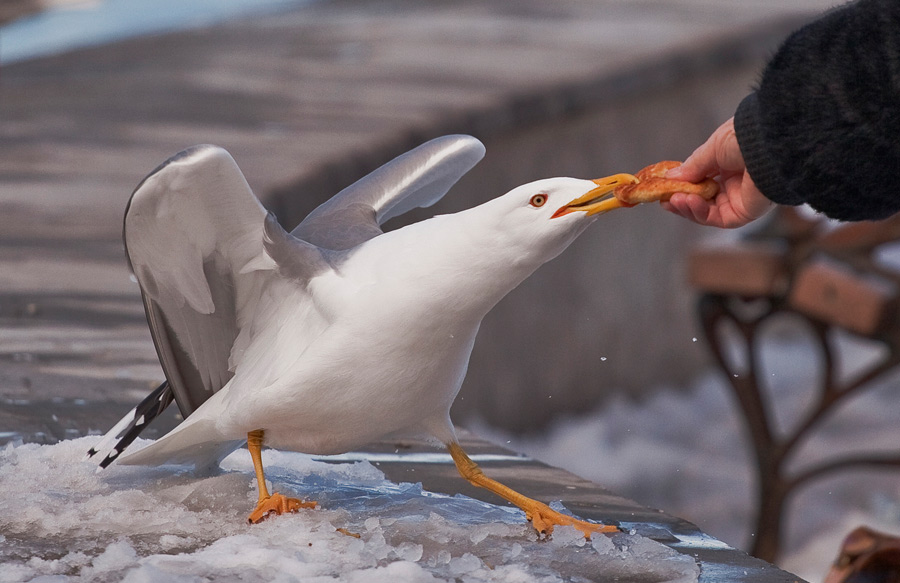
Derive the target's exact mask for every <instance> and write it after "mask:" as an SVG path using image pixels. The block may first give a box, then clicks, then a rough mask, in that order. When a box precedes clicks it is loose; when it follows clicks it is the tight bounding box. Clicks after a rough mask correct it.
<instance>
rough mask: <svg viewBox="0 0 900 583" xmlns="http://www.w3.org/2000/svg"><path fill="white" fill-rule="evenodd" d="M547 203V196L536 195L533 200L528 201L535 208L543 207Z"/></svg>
mask: <svg viewBox="0 0 900 583" xmlns="http://www.w3.org/2000/svg"><path fill="white" fill-rule="evenodd" d="M546 202H547V195H546V194H535V195H534V196H532V197H531V200H529V201H528V204H530V205H531V206H533V207H542V206H544V204H546Z"/></svg>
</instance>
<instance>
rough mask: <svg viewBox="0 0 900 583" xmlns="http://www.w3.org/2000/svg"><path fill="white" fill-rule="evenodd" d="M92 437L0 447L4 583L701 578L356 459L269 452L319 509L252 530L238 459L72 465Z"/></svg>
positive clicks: (290, 483) (679, 561) (249, 494)
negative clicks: (202, 467)
mask: <svg viewBox="0 0 900 583" xmlns="http://www.w3.org/2000/svg"><path fill="white" fill-rule="evenodd" d="M97 440H98V438H97V437H84V438H80V439H75V440H69V441H64V442H61V443H58V444H55V445H37V444H25V445H22V444H18V445H14V444H10V445H8V446H6V447H5V448H4V449H3V450H2V451H0V533H2V535H0V583H12V582H19V581H23V582H24V581H35V582H42V583H48V582H54V583H61V582H78V581H98V582H104V581H124V582H126V583H154V582H162V581H165V582H175V583H181V582H185V583H187V582H190V583H195V582H200V581H235V582H240V581H278V582H281V581H284V582H289V581H310V582H313V581H314V582H325V581H333V580H335V579H340V580H341V581H349V582H357V581H360V582H362V581H365V582H367V583H379V582H396V581H404V582H406V581H409V582H419V581H421V582H426V581H427V582H431V581H454V580H455V581H464V582H466V583H476V582H480V581H490V582H495V581H504V582H518V581H521V582H526V581H529V582H530V581H539V582H547V583H549V582H555V581H562V580H571V581H578V580H582V579H584V580H587V579H588V578H592V579H595V578H596V575H597V574H598V573H602V574H603V575H604V578H607V577H608V578H609V579H610V580H611V579H613V578H618V579H619V580H621V581H629V580H640V581H679V582H688V581H695V580H696V579H697V577H698V575H699V568H698V567H697V565H696V563H695V561H694V559H692V558H691V557H690V556H688V555H685V554H681V553H678V552H676V551H674V550H672V549H670V548H668V547H666V546H664V545H661V544H659V543H656V542H654V541H653V540H650V539H648V538H644V537H641V536H639V535H635V534H630V533H620V534H616V535H614V536H612V537H608V536H603V535H600V536H595V537H594V539H593V540H592V541H585V539H584V538H583V537H582V536H581V534H580V533H578V532H577V531H575V529H573V528H571V527H560V528H557V529H556V531H555V532H554V535H553V536H552V537H551V538H550V539H549V540H538V537H537V536H536V535H535V533H534V532H533V530H532V529H531V527H530V526H529V525H528V524H527V523H525V521H524V519H523V515H522V514H521V512H519V511H518V510H515V509H510V508H507V507H501V506H495V505H492V504H487V503H484V502H481V501H478V500H474V499H471V498H467V497H464V496H454V497H449V496H446V495H442V494H436V493H432V492H428V491H425V490H423V489H422V487H421V485H419V484H410V483H399V484H398V483H394V482H390V481H388V480H386V479H385V477H384V475H383V474H382V472H381V471H380V470H379V469H378V468H376V467H375V466H374V465H372V464H371V463H369V462H365V461H362V462H355V463H326V462H323V461H318V460H314V459H312V458H310V457H308V456H304V455H301V454H292V453H284V452H278V451H271V450H266V451H265V452H264V454H263V455H264V459H265V463H266V466H267V477H269V478H270V480H271V482H272V486H273V487H274V488H275V489H276V490H278V491H281V492H284V493H290V494H293V495H296V496H298V497H300V498H304V499H308V498H313V499H315V500H317V501H318V502H319V508H316V509H314V510H304V511H301V512H300V513H298V514H294V515H289V516H282V517H278V518H274V519H271V520H268V521H266V522H264V523H262V524H259V525H253V526H250V525H248V524H246V515H247V513H248V512H249V510H250V509H252V507H253V505H254V504H255V501H256V492H255V485H254V483H255V481H254V479H253V470H252V465H251V462H250V459H249V455H248V454H247V453H246V451H244V450H239V451H237V452H235V453H233V454H232V455H231V456H229V457H228V458H226V459H225V460H224V461H223V462H222V467H221V471H220V472H219V473H217V474H216V475H213V476H209V477H198V476H196V475H194V474H192V473H189V472H185V471H183V470H182V469H180V468H178V467H173V466H165V467H157V468H143V467H127V466H117V465H115V464H113V465H112V466H111V467H109V468H108V469H106V470H103V471H99V472H98V471H96V466H95V465H94V464H93V463H92V462H90V461H81V458H82V456H83V455H84V452H85V451H87V449H88V448H89V447H90V446H91V445H92V444H94V443H95V442H96V441H97ZM136 443H137V445H140V444H141V443H147V442H146V441H140V440H139V441H138V442H136ZM337 529H344V530H345V531H346V532H348V533H350V534H344V533H342V532H340V531H338V530H337ZM351 535H358V538H356V536H351Z"/></svg>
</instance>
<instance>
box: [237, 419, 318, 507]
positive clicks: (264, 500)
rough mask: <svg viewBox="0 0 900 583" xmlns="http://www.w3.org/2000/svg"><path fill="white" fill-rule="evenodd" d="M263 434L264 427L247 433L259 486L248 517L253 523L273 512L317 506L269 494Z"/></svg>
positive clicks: (280, 495) (248, 445) (248, 446)
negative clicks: (254, 506)
mask: <svg viewBox="0 0 900 583" xmlns="http://www.w3.org/2000/svg"><path fill="white" fill-rule="evenodd" d="M263 436H264V432H263V430H262V429H257V430H255V431H251V432H250V433H248V434H247V449H248V450H250V457H251V458H253V469H254V470H256V483H257V485H258V487H259V501H258V502H257V503H256V509H255V510H254V511H253V512H251V513H250V516H249V517H248V518H247V520H248V521H249V522H250V523H251V524H256V523H259V522H262V521H263V520H265V519H266V518H268V517H269V515H270V514H272V513H274V514H284V513H286V512H297V511H298V510H300V509H301V508H315V507H316V503H315V502H302V501H300V500H298V499H296V498H288V497H287V496H283V495H282V494H279V493H277V492H275V493H274V494H272V495H269V489H268V488H267V487H266V476H265V474H264V473H263V465H262V444H263Z"/></svg>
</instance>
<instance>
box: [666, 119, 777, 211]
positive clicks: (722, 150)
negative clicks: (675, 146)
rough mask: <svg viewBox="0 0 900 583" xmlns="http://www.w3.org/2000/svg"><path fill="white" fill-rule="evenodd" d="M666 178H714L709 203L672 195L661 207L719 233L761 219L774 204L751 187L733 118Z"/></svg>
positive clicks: (695, 179)
mask: <svg viewBox="0 0 900 583" xmlns="http://www.w3.org/2000/svg"><path fill="white" fill-rule="evenodd" d="M666 178H674V179H677V180H686V181H688V182H699V181H701V180H703V179H704V178H715V179H716V180H717V181H718V182H719V184H720V185H721V191H720V192H719V194H717V195H716V196H715V197H714V198H712V199H711V200H708V201H707V200H704V199H702V198H701V197H699V196H696V195H691V194H685V193H676V194H673V195H672V198H670V199H669V201H668V202H663V203H660V204H661V205H662V207H663V208H664V209H665V210H667V211H669V212H672V213H674V214H676V215H681V216H682V217H684V218H686V219H688V220H691V221H694V222H695V223H698V224H701V225H706V226H710V227H719V228H722V229H734V228H737V227H742V226H744V225H746V224H747V223H750V222H751V221H754V220H756V219H758V218H759V217H761V216H763V215H764V214H766V213H767V212H769V210H771V209H772V208H773V207H774V206H775V203H773V202H772V201H770V200H769V199H768V198H766V197H765V195H763V193H761V192H760V191H759V190H758V189H757V188H756V185H755V184H754V183H753V179H752V178H750V174H749V173H748V172H747V166H746V164H745V163H744V156H743V154H741V149H740V147H739V146H738V141H737V137H736V136H735V134H734V118H731V119H729V120H728V121H726V122H725V123H723V124H722V125H721V126H719V128H718V129H717V130H716V131H715V132H713V134H712V135H711V136H710V137H709V139H708V140H706V142H705V143H704V144H702V145H701V146H700V147H699V148H697V149H696V150H694V153H693V154H691V155H690V156H689V157H688V159H687V160H685V161H684V164H682V165H681V166H678V167H677V168H673V169H671V170H669V171H668V172H667V173H666Z"/></svg>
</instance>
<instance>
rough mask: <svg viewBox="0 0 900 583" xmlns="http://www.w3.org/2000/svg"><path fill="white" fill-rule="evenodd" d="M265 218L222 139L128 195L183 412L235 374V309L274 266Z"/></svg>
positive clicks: (160, 344) (165, 363) (139, 260)
mask: <svg viewBox="0 0 900 583" xmlns="http://www.w3.org/2000/svg"><path fill="white" fill-rule="evenodd" d="M265 218H266V210H265V209H264V208H263V206H262V205H261V204H260V202H259V201H258V200H257V199H256V197H255V196H254V195H253V193H252V191H251V190H250V187H249V185H248V184H247V182H246V180H245V179H244V176H243V174H242V173H241V171H240V170H239V169H238V167H237V164H236V163H235V162H234V160H233V159H232V158H231V156H230V155H229V154H228V153H227V152H226V151H225V150H223V149H221V148H217V147H215V146H196V147H194V148H190V149H188V150H185V151H184V152H181V153H179V154H176V155H175V156H173V157H172V158H170V159H169V160H167V161H166V162H165V163H163V164H162V165H161V166H159V167H158V168H157V169H156V170H154V171H153V172H152V173H151V174H150V175H149V176H147V178H145V179H144V180H143V181H142V182H141V184H140V185H138V187H137V189H136V190H135V191H134V193H133V194H132V196H131V200H130V201H129V204H128V208H127V209H126V211H125V225H124V240H125V247H126V252H127V255H128V259H129V262H130V264H131V267H132V271H133V272H134V274H135V277H136V278H137V280H138V283H139V284H140V286H141V291H142V294H143V299H144V307H145V309H146V312H147V319H148V321H149V324H150V330H151V334H152V336H153V341H154V344H155V345H156V350H157V352H158V354H159V359H160V363H161V364H162V367H163V371H164V372H165V374H166V378H167V379H168V380H169V383H170V384H171V386H172V391H173V393H174V395H175V400H176V402H177V403H178V406H179V408H180V409H181V412H182V414H183V415H185V416H187V415H189V414H190V413H191V412H192V411H194V410H195V409H196V408H197V407H199V406H200V404H202V403H203V402H204V401H205V400H206V399H208V398H209V397H210V396H211V395H212V394H213V393H214V392H215V391H217V390H219V389H220V388H222V386H224V385H225V383H226V382H228V380H229V379H230V378H231V377H232V376H233V373H232V371H231V370H230V367H229V356H230V354H231V350H232V346H233V344H234V340H235V338H236V337H237V335H238V333H239V324H238V311H239V309H240V306H242V305H246V304H247V301H246V298H247V297H248V296H252V294H253V293H254V290H258V289H259V287H260V285H261V283H262V278H263V277H264V273H263V272H261V271H260V269H264V268H265V267H273V266H274V263H272V262H271V261H268V262H267V261H265V255H264V248H263V228H264V221H265ZM248 266H252V268H249V269H248Z"/></svg>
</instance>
